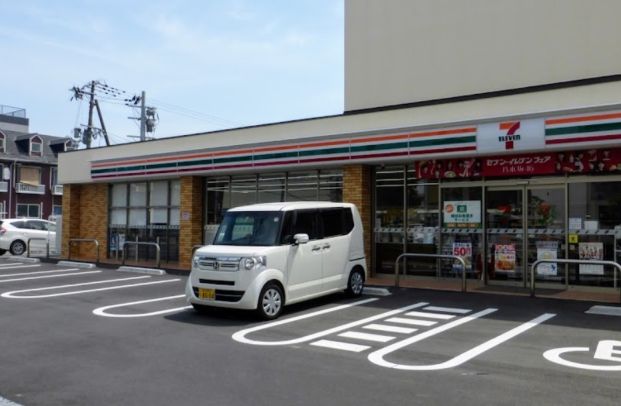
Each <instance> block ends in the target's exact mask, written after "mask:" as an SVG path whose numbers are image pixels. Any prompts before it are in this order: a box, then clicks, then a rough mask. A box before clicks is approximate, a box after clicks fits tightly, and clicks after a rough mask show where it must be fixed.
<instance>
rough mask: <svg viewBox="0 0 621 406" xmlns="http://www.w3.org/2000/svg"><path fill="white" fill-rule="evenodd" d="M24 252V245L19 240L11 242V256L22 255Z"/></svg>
mask: <svg viewBox="0 0 621 406" xmlns="http://www.w3.org/2000/svg"><path fill="white" fill-rule="evenodd" d="M24 252H26V244H24V242H23V241H20V240H17V241H13V243H12V244H11V254H13V255H22V254H23V253H24Z"/></svg>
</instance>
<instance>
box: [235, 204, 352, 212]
mask: <svg viewBox="0 0 621 406" xmlns="http://www.w3.org/2000/svg"><path fill="white" fill-rule="evenodd" d="M352 206H353V204H351V203H333V202H280V203H257V204H250V205H247V206H239V207H235V208H232V209H230V210H229V211H232V212H236V211H288V210H301V209H326V208H331V207H352Z"/></svg>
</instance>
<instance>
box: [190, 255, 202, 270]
mask: <svg viewBox="0 0 621 406" xmlns="http://www.w3.org/2000/svg"><path fill="white" fill-rule="evenodd" d="M200 260H201V257H200V256H198V255H194V257H193V258H192V267H194V268H198V261H200Z"/></svg>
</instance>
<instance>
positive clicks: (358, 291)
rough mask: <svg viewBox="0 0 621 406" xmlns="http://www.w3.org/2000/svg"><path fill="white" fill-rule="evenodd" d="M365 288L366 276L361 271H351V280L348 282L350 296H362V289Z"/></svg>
mask: <svg viewBox="0 0 621 406" xmlns="http://www.w3.org/2000/svg"><path fill="white" fill-rule="evenodd" d="M363 289H364V276H363V274H362V272H361V271H359V270H355V271H351V273H350V274H349V281H348V282H347V293H348V294H349V295H350V296H354V297H357V296H360V295H362V290H363Z"/></svg>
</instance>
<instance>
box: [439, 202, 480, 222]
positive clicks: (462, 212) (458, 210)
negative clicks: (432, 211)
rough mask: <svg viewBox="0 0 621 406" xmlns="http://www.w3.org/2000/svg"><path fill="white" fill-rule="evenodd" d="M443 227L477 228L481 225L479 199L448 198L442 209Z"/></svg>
mask: <svg viewBox="0 0 621 406" xmlns="http://www.w3.org/2000/svg"><path fill="white" fill-rule="evenodd" d="M442 214H443V215H442V220H443V224H444V227H449V228H451V227H453V228H479V227H481V201H480V200H459V201H458V200H449V201H446V202H444V206H443V209H442Z"/></svg>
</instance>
